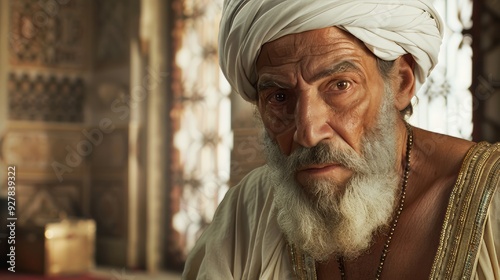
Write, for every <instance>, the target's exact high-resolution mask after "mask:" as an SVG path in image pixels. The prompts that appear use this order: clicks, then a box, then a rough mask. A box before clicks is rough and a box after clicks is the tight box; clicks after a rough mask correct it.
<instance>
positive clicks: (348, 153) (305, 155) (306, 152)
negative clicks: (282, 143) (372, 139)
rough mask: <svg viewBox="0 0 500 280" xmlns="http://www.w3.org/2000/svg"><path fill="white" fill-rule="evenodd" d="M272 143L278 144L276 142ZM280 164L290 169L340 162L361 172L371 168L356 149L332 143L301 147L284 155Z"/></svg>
mask: <svg viewBox="0 0 500 280" xmlns="http://www.w3.org/2000/svg"><path fill="white" fill-rule="evenodd" d="M272 144H273V145H277V144H276V143H274V142H273V143H272ZM280 164H284V165H285V167H286V169H285V170H290V171H297V170H299V169H301V168H307V167H308V166H312V165H321V164H339V165H342V166H344V167H346V168H349V169H351V170H353V171H355V172H359V173H364V172H365V171H367V170H368V169H369V168H368V164H367V161H366V160H365V159H364V158H363V157H362V156H361V155H359V154H358V153H357V152H356V151H355V150H354V149H351V148H347V149H346V148H344V149H339V148H337V147H334V146H333V144H330V143H319V144H318V145H316V146H314V147H311V148H306V147H299V148H297V149H296V150H295V151H293V152H292V153H291V154H290V155H289V156H283V159H282V161H281V163H280Z"/></svg>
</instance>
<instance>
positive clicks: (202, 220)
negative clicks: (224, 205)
mask: <svg viewBox="0 0 500 280" xmlns="http://www.w3.org/2000/svg"><path fill="white" fill-rule="evenodd" d="M174 4H176V6H175V9H174V13H175V14H176V15H177V18H176V21H175V26H176V27H175V30H174V34H175V35H176V36H177V38H176V39H178V40H177V42H178V43H177V44H178V46H177V49H176V53H175V66H174V68H176V69H177V72H176V73H174V77H176V79H175V81H174V85H173V87H174V92H176V97H175V100H174V104H173V106H174V111H173V113H172V114H171V115H173V116H174V129H175V130H176V131H175V135H174V151H173V155H174V156H173V167H172V168H173V170H172V172H173V177H174V180H173V185H174V187H173V191H172V193H171V199H172V200H173V201H175V203H174V206H173V208H175V209H173V211H174V213H175V215H174V217H173V220H172V221H173V225H172V226H173V229H172V230H173V231H174V233H175V234H174V235H175V237H176V238H175V239H172V240H170V243H172V244H171V245H173V246H170V247H171V248H170V249H171V251H172V254H177V256H176V257H177V260H179V259H180V260H182V259H183V258H184V257H185V255H186V254H187V253H188V252H189V250H190V249H191V248H192V246H193V245H194V243H195V241H196V239H197V238H198V237H199V234H200V233H201V232H202V231H203V229H204V228H205V227H206V225H207V224H208V223H210V221H211V219H212V216H213V214H214V212H215V209H216V207H217V205H218V203H219V202H220V200H221V199H222V197H223V195H224V194H225V192H226V191H227V189H228V187H229V186H228V181H229V173H230V152H231V147H232V131H231V120H230V116H231V104H230V100H229V93H230V87H229V85H228V83H227V81H226V80H225V78H224V77H223V75H222V73H221V72H220V70H219V65H218V59H217V44H218V42H217V34H218V26H219V20H220V13H221V7H222V1H221V0H185V1H176V2H175V3H174ZM172 247H175V248H174V249H173V250H172Z"/></svg>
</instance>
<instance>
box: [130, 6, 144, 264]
mask: <svg viewBox="0 0 500 280" xmlns="http://www.w3.org/2000/svg"><path fill="white" fill-rule="evenodd" d="M140 8H141V1H140V0H131V1H130V6H129V9H130V11H129V14H130V32H131V40H130V96H131V99H130V123H129V158H128V240H127V267H129V268H132V269H142V268H145V265H146V256H145V246H146V245H145V244H146V209H145V207H146V205H147V204H146V191H145V188H144V187H145V186H146V171H147V168H146V143H145V140H146V138H145V137H144V135H145V133H146V112H147V108H146V105H147V96H148V92H147V89H146V88H145V85H144V78H145V72H146V71H145V67H146V66H147V61H146V51H147V50H145V49H143V48H141V45H142V44H141V43H142V42H143V41H142V38H141V37H140V33H139V30H140V26H141V21H140V19H141V17H140V12H139V11H140Z"/></svg>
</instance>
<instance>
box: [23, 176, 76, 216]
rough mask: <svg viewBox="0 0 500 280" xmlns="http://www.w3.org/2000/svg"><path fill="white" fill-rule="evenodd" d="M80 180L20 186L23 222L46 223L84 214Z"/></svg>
mask: <svg viewBox="0 0 500 280" xmlns="http://www.w3.org/2000/svg"><path fill="white" fill-rule="evenodd" d="M82 188H83V187H82V185H81V183H80V182H66V183H65V184H59V183H50V182H46V183H33V184H29V183H28V184H21V185H19V186H18V191H17V193H18V195H17V201H18V208H17V209H18V211H19V215H18V216H19V219H20V222H21V223H23V224H44V223H46V222H47V221H53V220H57V219H60V218H63V217H81V216H82V215H83V212H84V210H83V203H82V198H81V196H82Z"/></svg>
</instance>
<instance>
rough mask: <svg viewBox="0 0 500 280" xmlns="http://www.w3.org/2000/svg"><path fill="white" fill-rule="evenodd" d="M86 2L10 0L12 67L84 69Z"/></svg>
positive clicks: (10, 53) (72, 0) (77, 0)
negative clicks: (82, 67)
mask: <svg viewBox="0 0 500 280" xmlns="http://www.w3.org/2000/svg"><path fill="white" fill-rule="evenodd" d="M88 3H89V2H88V1H83V0H57V1H56V0H11V1H10V9H11V13H10V15H11V17H10V18H11V20H10V26H11V32H10V34H9V35H10V36H9V41H10V44H9V45H10V49H9V56H10V63H11V64H12V65H26V66H41V67H54V66H57V67H81V66H83V65H84V64H85V59H86V52H87V51H88V50H86V45H85V43H86V41H85V36H86V33H85V32H86V30H87V29H86V28H85V26H84V20H85V8H86V5H87V4H88Z"/></svg>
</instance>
